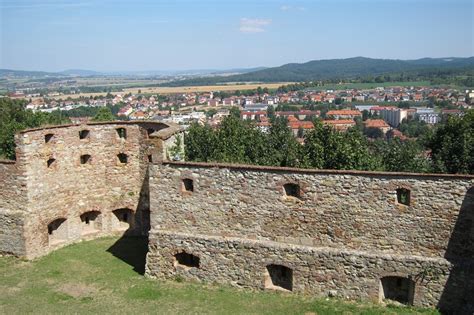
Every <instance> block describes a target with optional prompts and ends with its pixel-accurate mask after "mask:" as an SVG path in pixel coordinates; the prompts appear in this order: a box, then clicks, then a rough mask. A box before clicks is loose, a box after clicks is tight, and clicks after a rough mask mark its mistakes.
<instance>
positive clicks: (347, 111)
mask: <svg viewBox="0 0 474 315" xmlns="http://www.w3.org/2000/svg"><path fill="white" fill-rule="evenodd" d="M326 115H328V116H336V115H346V116H349V115H352V116H360V115H362V113H361V112H360V111H358V110H351V109H342V110H330V111H328V112H327V114H326Z"/></svg>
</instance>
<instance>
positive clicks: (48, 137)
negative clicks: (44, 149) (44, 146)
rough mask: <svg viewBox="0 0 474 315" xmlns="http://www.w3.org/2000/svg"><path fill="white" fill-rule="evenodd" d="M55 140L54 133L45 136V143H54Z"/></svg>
mask: <svg viewBox="0 0 474 315" xmlns="http://www.w3.org/2000/svg"><path fill="white" fill-rule="evenodd" d="M53 140H54V134H52V133H48V134H47V135H45V136H44V142H45V143H50V142H53Z"/></svg>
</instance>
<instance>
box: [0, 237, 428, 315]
mask: <svg viewBox="0 0 474 315" xmlns="http://www.w3.org/2000/svg"><path fill="white" fill-rule="evenodd" d="M145 253H146V241H144V240H143V239H139V238H128V239H120V240H119V239H117V238H103V239H99V240H94V241H90V242H83V243H80V244H75V245H71V246H68V247H65V248H63V249H60V250H58V251H56V252H53V253H52V254H50V255H48V256H46V257H43V258H41V259H38V260H35V261H32V262H28V261H23V260H20V259H17V258H12V257H0V314H24V313H37V314H46V313H48V314H50V313H56V314H57V313H61V314H62V313H74V314H77V313H101V314H118V313H121V314H140V313H160V314H421V313H423V314H437V313H436V312H435V311H433V310H415V309H411V308H405V307H395V306H392V307H383V306H380V305H375V304H367V303H355V302H344V301H339V300H334V299H331V300H329V299H313V298H311V297H308V296H301V295H295V294H285V293H276V292H262V291H251V290H239V289H234V288H230V287H225V286H217V285H211V284H198V283H184V282H178V281H166V282H164V281H156V280H150V279H146V278H144V277H143V275H142V274H143V271H144V258H145Z"/></svg>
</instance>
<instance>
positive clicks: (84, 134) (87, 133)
mask: <svg viewBox="0 0 474 315" xmlns="http://www.w3.org/2000/svg"><path fill="white" fill-rule="evenodd" d="M89 137H90V131H89V130H81V131H79V139H89Z"/></svg>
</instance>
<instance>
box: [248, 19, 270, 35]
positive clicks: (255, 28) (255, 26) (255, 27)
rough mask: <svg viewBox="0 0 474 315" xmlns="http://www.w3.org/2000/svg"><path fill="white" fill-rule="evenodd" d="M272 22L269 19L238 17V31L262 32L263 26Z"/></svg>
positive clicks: (263, 30)
mask: <svg viewBox="0 0 474 315" xmlns="http://www.w3.org/2000/svg"><path fill="white" fill-rule="evenodd" d="M271 23H272V20H271V19H248V18H241V19H240V31H241V32H242V33H262V32H265V27H266V26H268V25H270V24H271Z"/></svg>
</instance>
